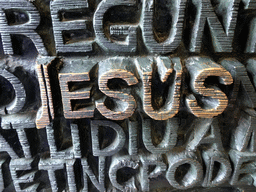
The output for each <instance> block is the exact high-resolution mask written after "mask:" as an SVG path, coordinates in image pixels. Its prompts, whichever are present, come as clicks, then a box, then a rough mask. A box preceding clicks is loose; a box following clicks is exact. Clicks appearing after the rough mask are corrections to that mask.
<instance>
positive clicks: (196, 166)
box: [166, 158, 203, 189]
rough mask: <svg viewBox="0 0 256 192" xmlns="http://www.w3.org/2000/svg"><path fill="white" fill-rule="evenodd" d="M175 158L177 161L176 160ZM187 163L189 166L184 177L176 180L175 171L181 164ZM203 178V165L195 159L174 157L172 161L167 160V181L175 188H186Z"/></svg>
mask: <svg viewBox="0 0 256 192" xmlns="http://www.w3.org/2000/svg"><path fill="white" fill-rule="evenodd" d="M176 160H177V161H176ZM185 164H188V165H190V168H189V169H188V171H187V173H186V174H185V175H184V177H183V178H182V179H181V180H180V181H177V180H176V171H177V169H178V168H179V167H180V166H182V165H185ZM202 178H203V167H202V165H201V164H200V163H199V162H198V161H196V160H195V159H191V158H186V159H176V158H175V160H174V161H171V162H170V161H169V168H168V170H167V172H166V179H167V180H168V181H169V183H170V185H172V186H173V187H175V188H177V189H188V188H191V187H194V186H195V185H196V184H197V183H198V182H199V181H201V180H202Z"/></svg>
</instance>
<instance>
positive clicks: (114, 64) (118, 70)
mask: <svg viewBox="0 0 256 192" xmlns="http://www.w3.org/2000/svg"><path fill="white" fill-rule="evenodd" d="M130 62H131V60H129V59H126V58H124V57H117V58H112V59H108V60H106V61H103V62H100V63H99V89H100V91H101V92H103V93H104V94H105V95H107V96H108V97H110V98H111V100H112V101H114V102H115V104H114V107H113V105H108V106H106V99H105V98H103V99H102V101H97V103H96V107H97V109H98V110H99V112H100V113H101V114H102V115H103V116H104V117H106V118H108V119H112V120H123V119H126V118H128V117H130V116H132V114H133V113H134V111H135V108H136V102H135V99H134V97H133V96H132V95H131V94H130V93H131V89H126V92H121V91H116V90H111V89H117V90H119V89H120V88H119V87H128V86H132V85H136V84H137V83H138V79H137V78H136V77H135V75H134V71H133V69H132V63H130ZM116 80H119V82H117V81H116ZM121 80H124V81H125V83H126V84H127V85H123V82H122V81H121ZM111 81H112V83H111ZM118 83H120V84H121V85H118ZM109 85H110V86H112V87H113V88H110V87H109ZM116 87H117V88H116ZM127 92H128V93H129V94H128V93H127ZM109 108H113V109H109Z"/></svg>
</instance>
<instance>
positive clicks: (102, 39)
mask: <svg viewBox="0 0 256 192" xmlns="http://www.w3.org/2000/svg"><path fill="white" fill-rule="evenodd" d="M134 5H136V0H125V1H123V0H102V1H101V2H100V4H99V5H98V7H97V10H96V11H95V13H94V18H93V27H94V30H95V34H96V38H97V42H98V44H100V45H101V46H102V48H103V49H104V50H105V51H108V50H111V51H114V52H128V53H130V52H135V51H136V48H137V26H136V25H119V26H117V25H115V26H112V27H111V31H110V33H112V34H114V33H115V32H114V31H115V29H117V31H118V34H121V35H122V34H123V35H126V36H127V37H126V38H125V41H120V42H118V41H113V40H110V39H108V37H107V36H106V34H105V33H104V23H103V21H104V14H105V13H106V12H107V10H108V9H110V8H111V7H114V6H134Z"/></svg>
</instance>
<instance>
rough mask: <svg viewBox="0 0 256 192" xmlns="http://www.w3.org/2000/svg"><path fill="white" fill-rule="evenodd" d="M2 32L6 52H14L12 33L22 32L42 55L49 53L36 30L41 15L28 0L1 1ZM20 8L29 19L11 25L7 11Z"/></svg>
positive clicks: (0, 24) (0, 21)
mask: <svg viewBox="0 0 256 192" xmlns="http://www.w3.org/2000/svg"><path fill="white" fill-rule="evenodd" d="M0 7H1V10H0V33H1V38H2V43H3V49H4V53H5V54H13V48H12V42H11V35H12V34H21V35H25V36H27V37H28V38H30V39H31V40H32V41H33V43H34V44H35V46H36V48H37V51H38V52H39V54H41V55H47V52H46V50H45V47H44V44H43V41H42V39H41V37H40V36H39V35H38V34H37V33H36V32H35V29H36V28H37V26H38V25H39V22H40V15H39V12H38V11H37V9H36V8H35V6H33V4H32V3H31V2H29V1H26V0H1V1H0ZM8 10H18V11H22V12H24V13H25V14H26V15H27V16H28V21H27V22H26V23H22V24H15V25H9V24H8V18H7V16H6V14H7V13H6V11H8Z"/></svg>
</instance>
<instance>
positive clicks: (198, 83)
mask: <svg viewBox="0 0 256 192" xmlns="http://www.w3.org/2000/svg"><path fill="white" fill-rule="evenodd" d="M186 68H187V69H188V72H189V75H190V87H191V90H192V92H193V95H189V96H188V97H187V98H186V104H187V106H188V108H189V109H190V111H191V112H192V113H193V114H194V115H195V116H197V117H201V118H212V117H214V116H217V115H219V114H221V113H222V112H223V111H224V110H225V109H226V107H227V105H228V98H227V96H226V95H225V94H224V93H223V92H222V91H221V90H219V88H218V87H216V86H212V85H205V80H206V79H207V77H210V76H214V77H218V80H219V81H220V83H221V84H224V85H230V84H232V83H233V78H232V76H231V74H230V73H229V72H228V71H226V70H225V69H224V68H223V67H221V66H220V65H218V64H216V63H214V62H213V61H211V60H210V59H208V58H200V57H192V58H189V59H187V61H186ZM197 99H200V100H201V102H202V103H203V104H202V105H201V106H200V105H199V103H198V101H197Z"/></svg>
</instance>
